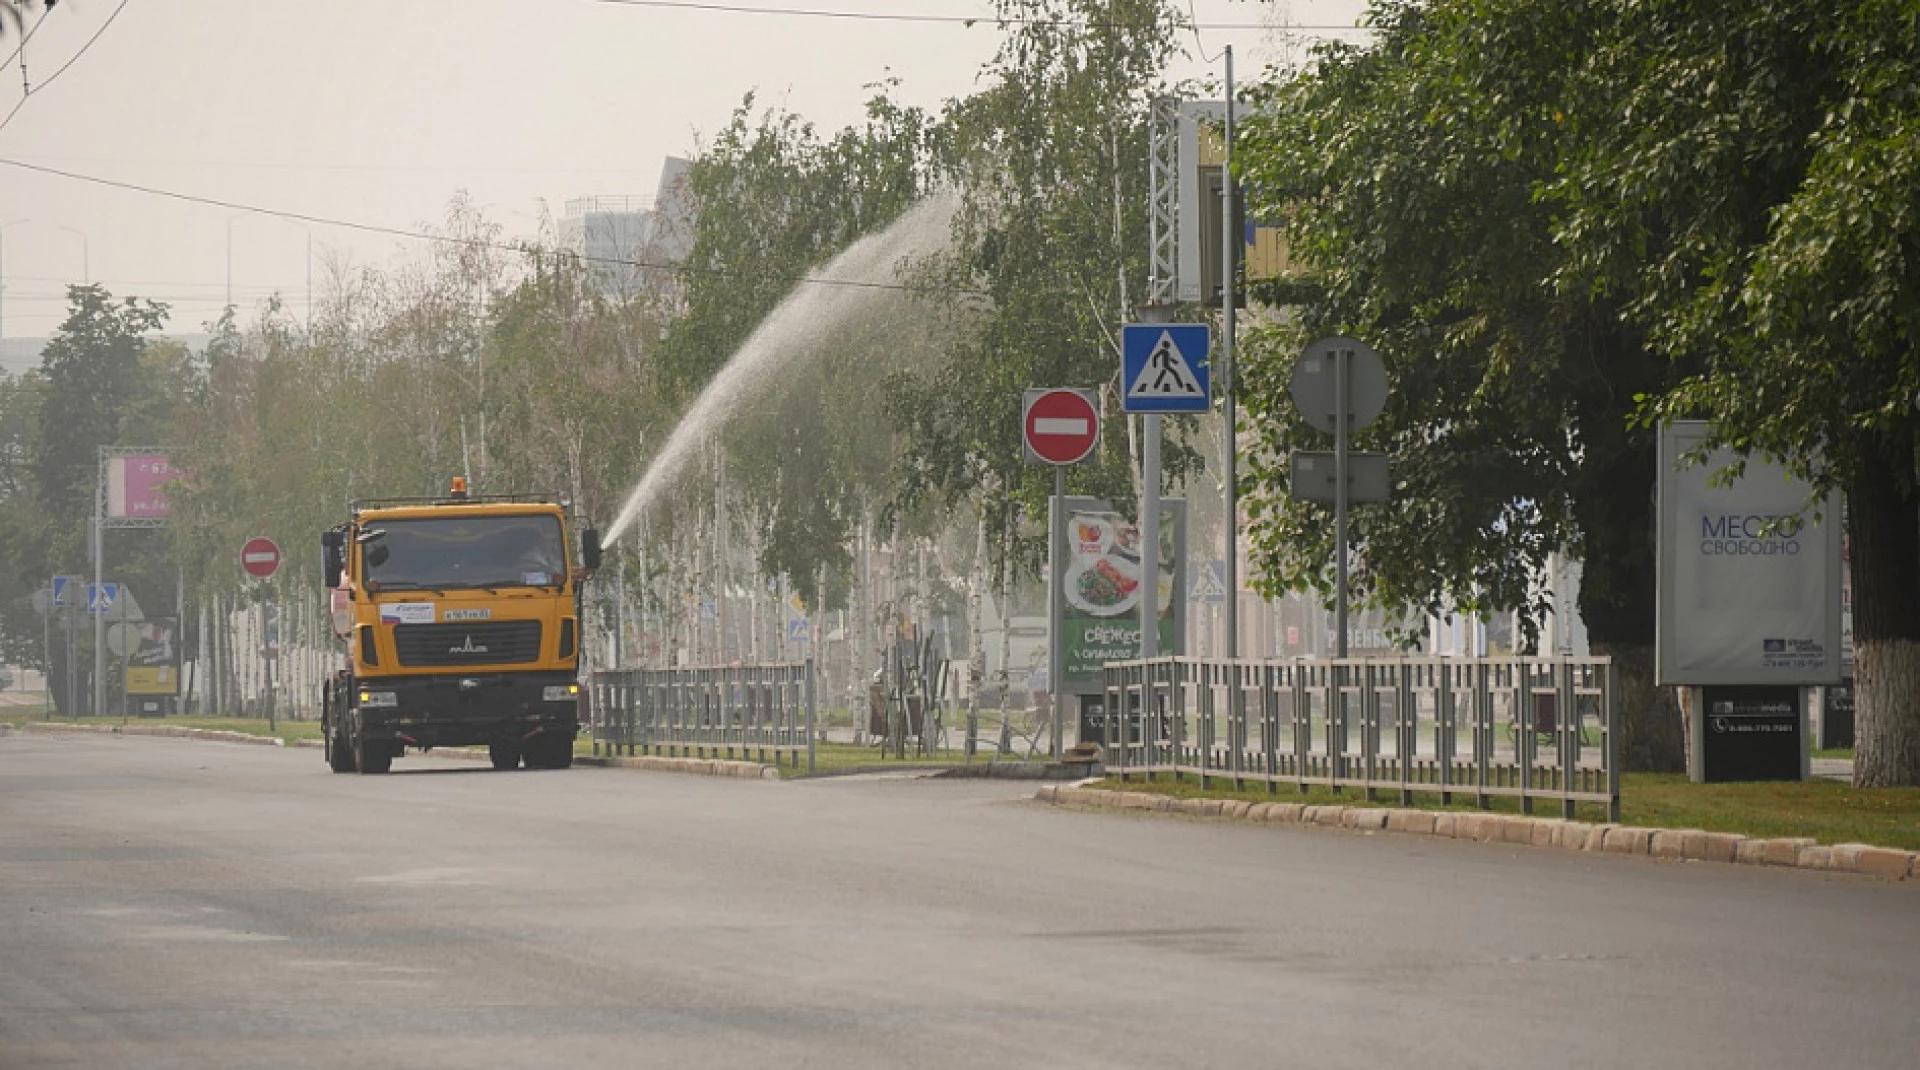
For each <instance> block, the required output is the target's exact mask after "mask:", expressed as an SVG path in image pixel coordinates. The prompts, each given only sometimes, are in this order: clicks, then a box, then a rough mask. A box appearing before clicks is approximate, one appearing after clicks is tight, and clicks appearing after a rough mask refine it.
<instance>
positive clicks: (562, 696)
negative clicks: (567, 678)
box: [540, 684, 580, 702]
mask: <svg viewBox="0 0 1920 1070" xmlns="http://www.w3.org/2000/svg"><path fill="white" fill-rule="evenodd" d="M579 696H580V685H579V684H556V685H554V686H552V687H549V688H546V689H545V690H543V691H542V692H541V693H540V697H541V698H543V699H545V700H547V701H548V702H572V701H573V700H574V699H576V698H578V697H579Z"/></svg>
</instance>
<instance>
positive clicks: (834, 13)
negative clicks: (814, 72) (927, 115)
mask: <svg viewBox="0 0 1920 1070" xmlns="http://www.w3.org/2000/svg"><path fill="white" fill-rule="evenodd" d="M599 2H600V3H602V4H612V5H614V6H616V7H650V8H661V9H665V10H669V11H720V12H726V13H728V14H733V15H788V16H792V17H796V18H810V19H847V20H851V21H854V22H919V23H934V24H943V25H950V26H975V25H983V26H1057V27H1061V28H1064V29H1072V28H1082V27H1087V26H1093V25H1096V23H1093V22H1089V21H1087V20H1085V19H1034V18H1020V17H1018V16H1001V15H945V14H935V13H931V12H930V13H927V14H909V13H902V12H897V11H841V10H833V9H828V8H802V7H767V6H765V5H762V4H722V3H713V2H709V0H599ZM1197 28H1198V29H1203V30H1267V29H1285V30H1308V31H1313V32H1321V33H1349V32H1357V33H1367V32H1371V31H1369V30H1368V29H1367V28H1366V27H1364V26H1278V27H1275V26H1269V25H1268V24H1266V23H1263V22H1209V23H1204V24H1200V25H1198V26H1197Z"/></svg>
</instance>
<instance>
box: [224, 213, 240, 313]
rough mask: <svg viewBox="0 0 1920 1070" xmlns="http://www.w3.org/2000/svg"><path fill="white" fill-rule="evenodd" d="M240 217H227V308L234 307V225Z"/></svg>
mask: <svg viewBox="0 0 1920 1070" xmlns="http://www.w3.org/2000/svg"><path fill="white" fill-rule="evenodd" d="M240 219H241V217H240V216H237V215H236V216H228V217H227V307H228V308H232V307H233V225H234V224H235V223H238V222H240Z"/></svg>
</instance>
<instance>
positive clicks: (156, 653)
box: [117, 618, 180, 695]
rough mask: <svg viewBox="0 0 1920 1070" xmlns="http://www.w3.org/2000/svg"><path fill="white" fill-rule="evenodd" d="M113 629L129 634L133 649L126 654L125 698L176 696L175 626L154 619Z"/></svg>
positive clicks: (177, 650)
mask: <svg viewBox="0 0 1920 1070" xmlns="http://www.w3.org/2000/svg"><path fill="white" fill-rule="evenodd" d="M117 627H121V628H126V629H129V630H131V632H132V642H133V649H131V650H129V651H128V652H127V694H129V695H178V694H179V693H180V643H179V632H180V624H179V622H178V621H176V620H173V619H171V618H157V619H150V620H143V621H136V622H129V623H127V624H122V625H117Z"/></svg>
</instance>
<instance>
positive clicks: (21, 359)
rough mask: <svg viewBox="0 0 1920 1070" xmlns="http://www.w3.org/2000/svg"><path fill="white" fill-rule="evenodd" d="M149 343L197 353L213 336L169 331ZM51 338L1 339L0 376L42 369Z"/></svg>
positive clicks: (150, 337) (156, 335) (198, 332)
mask: <svg viewBox="0 0 1920 1070" xmlns="http://www.w3.org/2000/svg"><path fill="white" fill-rule="evenodd" d="M147 338H148V340H149V341H155V342H159V341H167V342H178V343H180V344H181V345H183V346H186V347H187V348H188V349H189V350H192V351H193V352H195V353H198V352H200V351H201V350H203V349H205V348H207V343H208V342H209V341H211V340H212V338H213V336H212V335H210V334H208V333H206V332H205V331H179V332H173V331H169V332H166V333H162V334H150V335H148V336H147ZM51 341H53V339H51V338H0V374H6V375H21V374H23V373H25V372H30V371H33V370H34V369H36V368H38V367H40V360H41V354H42V353H44V352H45V351H46V348H47V343H49V342H51Z"/></svg>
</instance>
